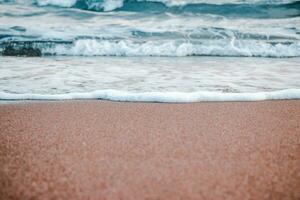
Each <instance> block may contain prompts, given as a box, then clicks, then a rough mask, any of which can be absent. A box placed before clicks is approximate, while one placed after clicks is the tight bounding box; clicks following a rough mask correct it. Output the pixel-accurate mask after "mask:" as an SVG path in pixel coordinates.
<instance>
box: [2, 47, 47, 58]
mask: <svg viewBox="0 0 300 200" xmlns="http://www.w3.org/2000/svg"><path fill="white" fill-rule="evenodd" d="M2 55H3V56H25V57H41V56H42V52H41V50H40V49H37V48H33V47H30V46H28V47H18V48H17V47H14V46H12V45H8V46H6V47H4V50H3V51H2Z"/></svg>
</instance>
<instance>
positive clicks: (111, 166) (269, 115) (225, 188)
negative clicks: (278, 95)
mask: <svg viewBox="0 0 300 200" xmlns="http://www.w3.org/2000/svg"><path fill="white" fill-rule="evenodd" d="M299 122H300V100H285V101H282V100H272V101H256V102H199V103H137V102H134V103H130V102H111V101H102V100H89V101H82V100H78V101H77V100H76V101H74V100H72V101H38V102H36V101H33V102H30V103H28V102H24V103H17V104H2V105H1V104H0V163H2V164H1V165H0V199H31V198H34V199H299V198H300V190H299V188H300V173H299V172H300V157H299V155H300V148H299V146H300V124H299Z"/></svg>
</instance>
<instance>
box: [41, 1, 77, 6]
mask: <svg viewBox="0 0 300 200" xmlns="http://www.w3.org/2000/svg"><path fill="white" fill-rule="evenodd" d="M76 2H77V0H37V4H38V5H39V6H47V5H52V6H60V7H72V6H73V5H75V3H76Z"/></svg>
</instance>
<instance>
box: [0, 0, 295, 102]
mask: <svg viewBox="0 0 300 200" xmlns="http://www.w3.org/2000/svg"><path fill="white" fill-rule="evenodd" d="M68 99H95V100H96V99H100V100H112V101H131V102H201V101H260V100H275V99H300V1H293V0H0V102H1V101H3V102H5V101H10V100H14V101H24V100H68Z"/></svg>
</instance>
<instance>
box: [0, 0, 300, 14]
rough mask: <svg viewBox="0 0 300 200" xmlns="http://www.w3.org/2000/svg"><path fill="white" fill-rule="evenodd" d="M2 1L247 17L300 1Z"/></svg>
mask: <svg viewBox="0 0 300 200" xmlns="http://www.w3.org/2000/svg"><path fill="white" fill-rule="evenodd" d="M4 2H15V3H23V4H24V3H26V4H28V2H31V4H35V5H38V6H57V7H64V8H77V9H82V10H91V11H97V12H102V11H131V12H146V13H147V12H148V13H164V12H170V13H201V14H215V15H222V16H229V17H240V16H243V17H248V18H286V17H298V16H300V2H299V1H295V0H215V1H209V0H31V1H30V0H5V1H4ZM0 3H1V0H0ZM29 4H30V3H29Z"/></svg>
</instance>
